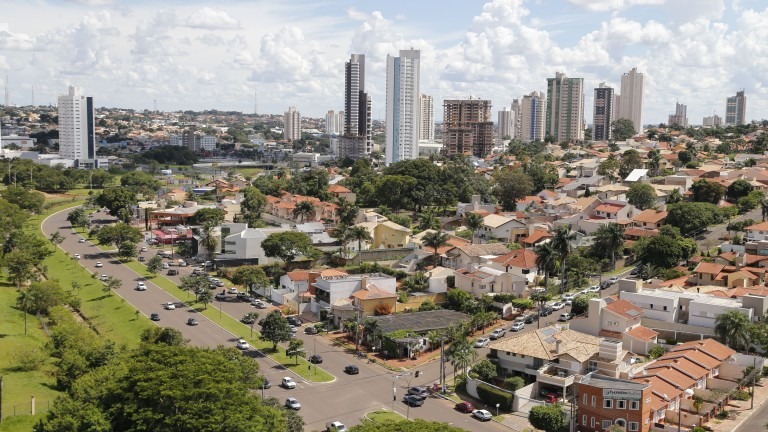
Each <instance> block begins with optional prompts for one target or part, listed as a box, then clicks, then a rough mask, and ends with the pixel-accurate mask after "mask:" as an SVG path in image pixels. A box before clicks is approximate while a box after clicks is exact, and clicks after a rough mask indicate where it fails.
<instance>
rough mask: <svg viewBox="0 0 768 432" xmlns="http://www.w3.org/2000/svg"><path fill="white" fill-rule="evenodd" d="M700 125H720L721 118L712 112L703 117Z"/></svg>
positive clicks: (721, 122) (721, 123)
mask: <svg viewBox="0 0 768 432" xmlns="http://www.w3.org/2000/svg"><path fill="white" fill-rule="evenodd" d="M702 125H703V126H704V127H720V126H722V125H723V118H722V117H720V116H719V115H717V114H712V116H709V117H704V121H703V122H702Z"/></svg>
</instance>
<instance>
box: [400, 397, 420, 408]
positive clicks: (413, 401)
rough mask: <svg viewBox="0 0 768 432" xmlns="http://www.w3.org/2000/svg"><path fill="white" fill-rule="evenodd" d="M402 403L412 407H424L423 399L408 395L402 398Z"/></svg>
mask: <svg viewBox="0 0 768 432" xmlns="http://www.w3.org/2000/svg"><path fill="white" fill-rule="evenodd" d="M403 402H405V403H406V404H407V405H410V406H414V407H416V406H422V405H424V397H423V396H416V395H412V394H409V395H405V396H404V397H403Z"/></svg>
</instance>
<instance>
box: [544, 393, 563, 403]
mask: <svg viewBox="0 0 768 432" xmlns="http://www.w3.org/2000/svg"><path fill="white" fill-rule="evenodd" d="M560 400H561V399H560V398H559V397H558V396H557V395H556V394H554V393H547V395H546V396H544V402H546V403H550V404H552V403H558V402H560Z"/></svg>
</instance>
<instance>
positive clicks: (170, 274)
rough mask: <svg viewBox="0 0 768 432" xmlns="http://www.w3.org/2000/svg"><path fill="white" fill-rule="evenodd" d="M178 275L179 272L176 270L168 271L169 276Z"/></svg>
mask: <svg viewBox="0 0 768 432" xmlns="http://www.w3.org/2000/svg"><path fill="white" fill-rule="evenodd" d="M177 274H179V271H178V270H176V269H170V270H168V276H176V275H177Z"/></svg>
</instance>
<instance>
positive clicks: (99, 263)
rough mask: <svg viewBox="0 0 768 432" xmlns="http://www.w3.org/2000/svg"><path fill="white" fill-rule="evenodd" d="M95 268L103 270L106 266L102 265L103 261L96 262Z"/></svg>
mask: <svg viewBox="0 0 768 432" xmlns="http://www.w3.org/2000/svg"><path fill="white" fill-rule="evenodd" d="M94 267H96V268H101V267H104V264H102V263H101V261H96V265H95V266H94Z"/></svg>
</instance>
